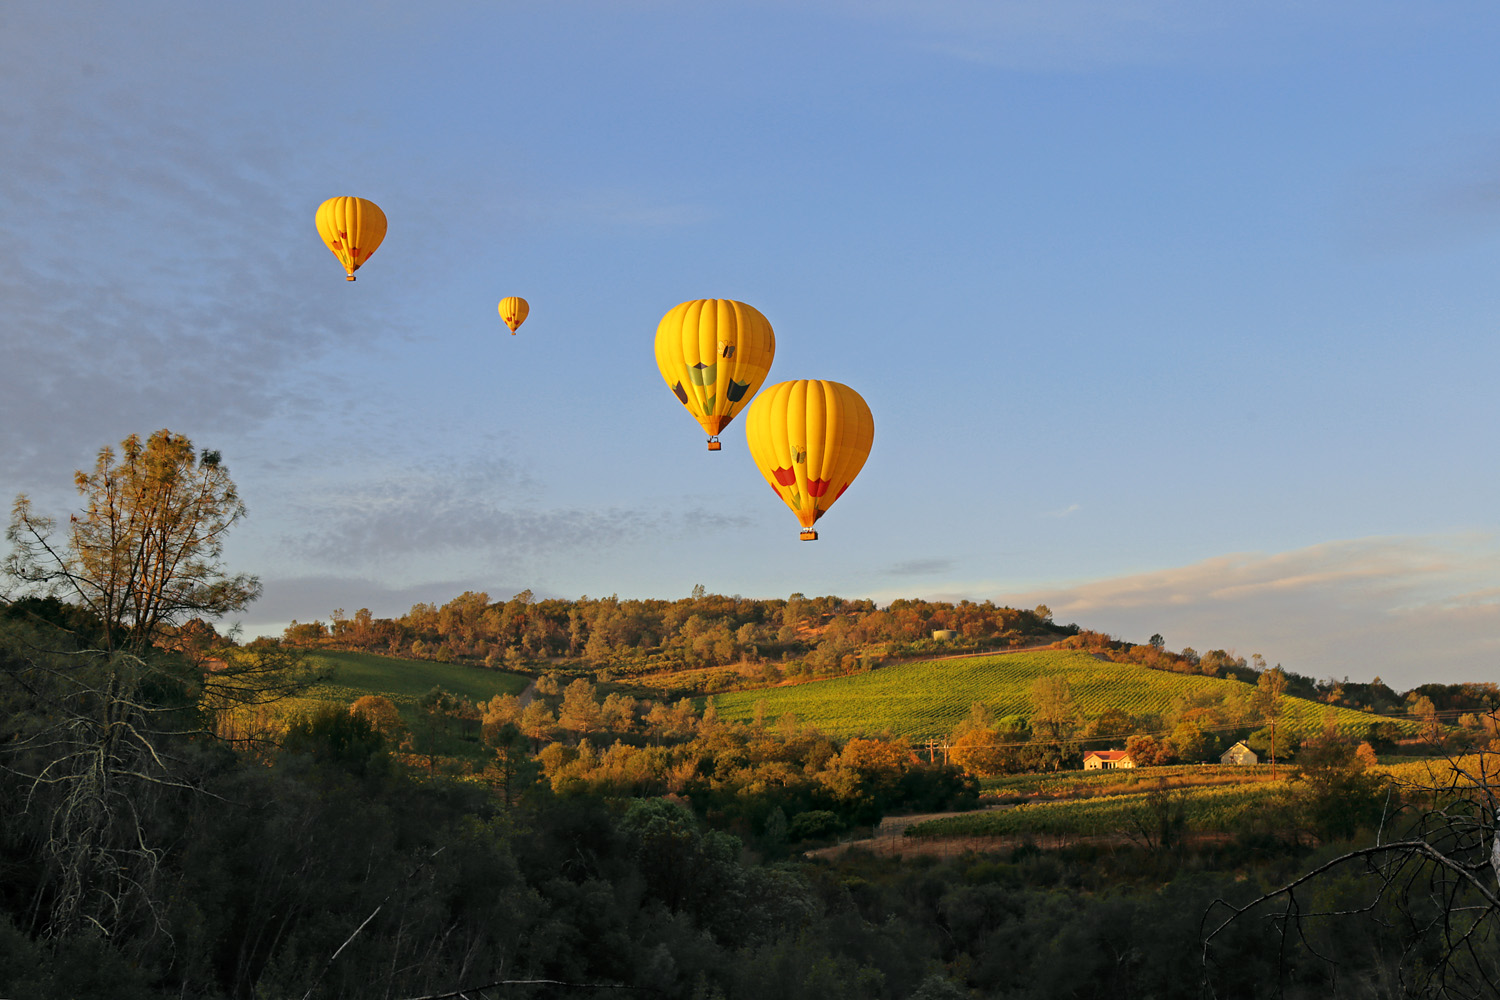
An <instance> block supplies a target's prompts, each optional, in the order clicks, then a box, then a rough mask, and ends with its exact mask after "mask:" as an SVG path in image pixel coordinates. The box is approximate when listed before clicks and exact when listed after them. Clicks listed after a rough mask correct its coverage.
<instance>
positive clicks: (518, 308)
mask: <svg viewBox="0 0 1500 1000" xmlns="http://www.w3.org/2000/svg"><path fill="white" fill-rule="evenodd" d="M529 315H531V306H530V305H528V304H527V302H526V300H525V299H523V298H520V297H519V296H516V295H507V296H506V297H505V298H503V299H501V300H500V318H501V319H503V320H505V325H506V326H508V327H510V332H511V334H512V335H514V334H515V332H516V329H517V328H518V327H519V326H520V325H521V324H522V323H524V322H526V317H527V316H529ZM542 325H543V326H545V325H546V324H545V323H544V324H542ZM544 332H545V331H544Z"/></svg>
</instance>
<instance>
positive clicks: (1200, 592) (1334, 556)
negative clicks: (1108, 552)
mask: <svg viewBox="0 0 1500 1000" xmlns="http://www.w3.org/2000/svg"><path fill="white" fill-rule="evenodd" d="M998 599H1000V600H1004V601H1005V602H1006V603H1010V604H1014V605H1017V606H1020V607H1032V606H1034V605H1036V604H1046V605H1047V606H1048V607H1050V608H1051V609H1052V611H1053V614H1054V617H1055V618H1056V619H1057V620H1058V621H1064V622H1066V621H1076V622H1077V623H1078V624H1080V625H1082V626H1084V627H1085V628H1093V629H1097V630H1101V631H1106V632H1110V633H1111V634H1114V635H1118V636H1120V637H1122V638H1126V639H1133V640H1136V641H1139V640H1140V639H1141V638H1142V637H1143V636H1146V635H1149V634H1150V633H1153V632H1160V633H1162V634H1163V635H1165V636H1167V639H1168V643H1169V645H1171V646H1172V647H1173V648H1182V647H1183V646H1193V647H1194V648H1196V649H1198V650H1200V651H1202V650H1203V649H1206V648H1232V649H1238V650H1239V652H1240V653H1242V654H1248V653H1249V652H1260V653H1263V654H1265V656H1266V657H1267V658H1268V659H1269V660H1272V661H1273V662H1277V661H1279V662H1283V663H1284V664H1285V665H1286V666H1287V667H1288V668H1289V669H1293V670H1296V671H1298V672H1300V673H1306V674H1311V675H1314V676H1319V677H1322V676H1345V675H1347V676H1350V677H1355V678H1356V679H1366V680H1367V679H1369V678H1370V677H1371V676H1373V675H1376V674H1379V675H1381V676H1382V677H1383V678H1384V679H1386V680H1387V681H1388V682H1390V683H1399V684H1403V685H1406V686H1412V685H1415V684H1419V683H1423V682H1425V681H1427V680H1445V681H1460V680H1497V679H1500V659H1497V657H1496V653H1497V650H1500V643H1497V641H1496V637H1497V636H1500V539H1496V538H1495V537H1494V536H1493V535H1488V534H1467V535H1452V536H1428V537H1386V538H1363V539H1351V540H1342V541H1336V542H1328V543H1325V544H1321V545H1314V546H1309V547H1307V548H1303V549H1297V550H1293V551H1290V552H1282V553H1274V554H1264V553H1235V554H1231V555H1225V556H1218V557H1215V558H1212V559H1205V560H1203V561H1201V562H1197V563H1193V564H1191V565H1187V566H1180V567H1173V568H1170V569H1163V570H1157V571H1153V572H1148V573H1139V574H1132V575H1128V576H1122V577H1114V578H1111V579H1105V580H1096V581H1089V582H1086V583H1079V584H1074V585H1070V586H1061V587H1048V588H1039V589H1035V590H1028V591H1022V592H1019V593H1012V594H1005V595H998Z"/></svg>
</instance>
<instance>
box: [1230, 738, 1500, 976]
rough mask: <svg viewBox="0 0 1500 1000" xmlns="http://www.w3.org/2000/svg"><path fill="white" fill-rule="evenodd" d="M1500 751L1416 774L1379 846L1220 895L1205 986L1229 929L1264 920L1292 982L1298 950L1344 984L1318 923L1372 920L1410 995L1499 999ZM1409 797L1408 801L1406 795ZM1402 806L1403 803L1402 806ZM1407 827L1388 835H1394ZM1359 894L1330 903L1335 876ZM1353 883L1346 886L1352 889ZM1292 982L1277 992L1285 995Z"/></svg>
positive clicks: (1343, 927) (1386, 822)
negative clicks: (1272, 883) (1233, 896)
mask: <svg viewBox="0 0 1500 1000" xmlns="http://www.w3.org/2000/svg"><path fill="white" fill-rule="evenodd" d="M1497 775H1500V753H1496V752H1493V751H1488V750H1486V751H1481V752H1479V753H1476V754H1472V755H1469V756H1465V757H1461V758H1447V759H1446V760H1445V761H1444V762H1443V763H1442V764H1441V765H1440V766H1434V767H1433V768H1432V769H1431V770H1430V771H1429V772H1428V775H1427V776H1426V777H1425V778H1423V779H1420V780H1417V781H1407V782H1396V783H1395V787H1393V789H1392V794H1391V795H1390V796H1389V797H1388V806H1387V809H1386V813H1385V816H1384V818H1383V820H1382V822H1381V826H1380V829H1379V831H1378V832H1377V834H1376V837H1375V842H1374V843H1373V844H1371V845H1369V846H1367V847H1361V848H1357V849H1355V850H1351V851H1347V852H1345V853H1343V854H1341V855H1339V856H1337V857H1335V858H1332V859H1331V860H1328V861H1326V862H1324V863H1322V864H1319V865H1317V866H1316V867H1314V868H1313V869H1311V870H1309V871H1307V872H1305V873H1303V874H1302V875H1300V876H1298V877H1297V878H1295V879H1293V880H1291V881H1289V882H1287V883H1286V884H1284V885H1282V886H1280V887H1279V888H1276V889H1274V890H1272V891H1270V892H1266V893H1264V894H1262V895H1260V896H1257V897H1256V898H1254V899H1251V900H1249V901H1248V902H1244V903H1231V902H1229V901H1228V900H1225V899H1218V900H1215V901H1214V903H1213V905H1212V906H1210V908H1209V909H1208V911H1207V912H1206V913H1205V914H1204V922H1203V927H1204V933H1203V945H1202V967H1203V970H1204V989H1205V993H1206V995H1208V996H1217V995H1218V993H1217V992H1216V989H1215V986H1214V983H1215V981H1216V979H1217V978H1218V976H1219V974H1221V973H1222V972H1223V971H1224V970H1222V969H1221V968H1220V967H1219V965H1218V963H1217V962H1216V957H1215V956H1216V952H1215V948H1216V944H1217V943H1218V941H1219V939H1220V938H1221V936H1222V935H1224V934H1225V933H1226V932H1227V931H1229V930H1230V929H1231V928H1232V927H1234V926H1236V925H1237V924H1241V923H1243V922H1244V921H1247V920H1253V919H1263V920H1266V921H1269V922H1270V924H1271V926H1272V927H1274V929H1275V932H1276V934H1277V938H1278V940H1279V942H1280V953H1279V955H1278V969H1280V970H1281V974H1282V977H1283V979H1284V977H1285V974H1286V970H1287V969H1288V968H1289V967H1290V966H1291V965H1292V964H1293V956H1294V955H1300V954H1306V955H1309V956H1311V957H1313V958H1314V959H1315V960H1317V961H1318V962H1321V963H1322V964H1323V966H1324V969H1325V971H1326V973H1327V975H1328V976H1329V977H1330V978H1331V979H1333V980H1334V981H1335V982H1336V981H1337V977H1338V976H1339V975H1340V974H1341V972H1344V971H1346V970H1344V969H1342V968H1341V959H1340V957H1339V956H1337V955H1330V954H1325V953H1324V952H1325V950H1326V949H1324V948H1321V947H1320V946H1319V944H1318V943H1317V942H1316V941H1315V940H1314V938H1315V937H1316V936H1317V935H1316V934H1315V931H1318V930H1325V931H1326V930H1329V929H1333V930H1336V931H1337V932H1338V933H1340V934H1344V933H1345V932H1347V934H1354V933H1356V932H1357V931H1358V930H1359V929H1360V928H1366V929H1369V928H1373V929H1375V930H1376V931H1378V932H1379V933H1380V934H1381V935H1382V939H1383V940H1387V941H1389V942H1392V943H1393V950H1392V951H1391V952H1389V953H1387V954H1385V955H1384V956H1383V957H1384V959H1385V960H1386V961H1387V962H1388V963H1389V966H1390V967H1391V968H1392V969H1393V970H1394V973H1395V976H1396V984H1397V986H1398V988H1399V989H1400V990H1401V994H1402V995H1404V996H1412V997H1443V998H1449V997H1452V998H1471V997H1476V998H1477V997H1490V998H1494V997H1497V996H1500V840H1497V836H1496V833H1497V825H1500V823H1497V821H1500V814H1497V811H1496V809H1497V806H1500V802H1497V793H1500V782H1497V781H1496V778H1497ZM1397 793H1399V799H1398V797H1397ZM1403 803H1404V804H1403ZM1391 830H1396V831H1399V833H1398V835H1397V837H1396V839H1391V840H1387V839H1385V838H1386V835H1387V833H1388V831H1391ZM1340 878H1342V879H1345V880H1347V881H1349V882H1352V883H1353V888H1352V891H1345V892H1344V893H1343V898H1342V899H1341V900H1340V901H1339V902H1336V903H1333V904H1331V905H1330V904H1329V903H1328V902H1327V899H1328V897H1329V895H1330V893H1329V892H1328V890H1329V887H1330V885H1331V883H1332V881H1333V880H1335V879H1340ZM1345 888H1346V890H1347V889H1348V887H1347V886H1346V887H1345ZM1284 988H1285V983H1284V982H1283V983H1282V984H1281V990H1279V991H1278V995H1285V994H1284Z"/></svg>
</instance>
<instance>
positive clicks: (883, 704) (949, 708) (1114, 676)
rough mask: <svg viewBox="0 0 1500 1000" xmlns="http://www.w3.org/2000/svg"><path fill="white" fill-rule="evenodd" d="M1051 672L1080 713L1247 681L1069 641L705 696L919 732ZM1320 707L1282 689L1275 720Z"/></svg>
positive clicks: (1146, 706)
mask: <svg viewBox="0 0 1500 1000" xmlns="http://www.w3.org/2000/svg"><path fill="white" fill-rule="evenodd" d="M1052 674H1061V675H1062V676H1064V677H1066V678H1067V679H1068V684H1069V685H1070V686H1071V688H1072V691H1073V698H1074V700H1075V701H1076V702H1077V704H1078V707H1079V709H1080V710H1081V711H1082V713H1083V715H1084V716H1085V718H1094V717H1096V716H1098V715H1100V714H1101V713H1102V712H1103V711H1104V710H1105V709H1107V708H1111V707H1113V708H1118V709H1121V710H1122V711H1125V712H1129V713H1130V714H1132V715H1146V714H1153V713H1165V712H1167V711H1168V710H1170V709H1171V707H1172V701H1173V699H1174V698H1176V697H1177V696H1179V695H1194V694H1200V693H1203V694H1210V695H1213V696H1216V697H1219V696H1223V695H1225V694H1229V693H1230V692H1231V691H1232V690H1234V689H1238V690H1240V691H1244V690H1247V689H1248V685H1246V684H1244V683H1243V682H1240V681H1233V680H1220V679H1218V678H1213V677H1202V676H1196V675H1190V674H1172V673H1166V672H1164V671H1160V670H1149V669H1147V668H1145V667H1141V666H1137V665H1135V664H1129V663H1110V662H1106V661H1102V660H1098V659H1095V658H1094V657H1093V656H1091V655H1089V654H1088V653H1083V652H1078V651H1073V650H1068V651H1060V650H1039V651H1033V652H1026V653H1010V654H1001V655H996V656H974V657H962V658H955V659H946V660H928V661H923V662H920V663H905V664H901V665H899V666H893V667H884V668H882V669H879V670H875V671H871V672H870V673H866V674H858V675H855V676H852V677H838V678H833V679H831V680H826V681H817V682H814V683H810V684H799V685H796V686H792V687H779V688H766V689H761V690H755V691H736V692H732V693H728V694H721V695H717V696H716V697H715V704H717V705H718V708H719V714H720V715H721V716H723V717H725V718H728V719H736V720H743V719H750V718H753V717H754V714H755V705H756V702H759V701H764V702H765V703H766V705H765V711H766V718H767V719H770V720H774V719H777V718H779V717H780V716H782V715H784V714H785V713H787V712H794V713H796V715H797V716H798V718H800V719H801V720H802V721H803V722H808V723H812V724H813V725H815V726H817V727H818V728H819V729H822V730H824V731H825V732H829V733H832V734H835V735H839V736H854V735H858V734H861V733H864V734H876V733H881V732H885V731H890V732H891V733H894V734H896V735H898V736H910V737H913V738H917V739H926V738H927V737H929V736H942V735H944V734H946V733H948V732H950V731H952V729H953V727H954V726H955V725H956V724H957V723H958V722H959V720H960V719H962V718H963V717H964V716H965V715H967V714H968V712H969V706H970V705H971V704H973V703H974V702H976V701H982V702H984V703H985V704H987V705H989V706H990V707H992V708H993V709H994V710H995V711H996V713H997V714H998V715H1000V716H1002V717H1003V716H1007V715H1027V714H1029V713H1030V705H1029V697H1030V691H1031V685H1032V682H1033V681H1035V680H1036V679H1037V678H1038V677H1043V676H1047V675H1052ZM1328 710H1329V709H1328V706H1327V705H1322V704H1319V703H1317V702H1310V701H1305V700H1303V699H1300V698H1287V699H1286V709H1285V716H1284V721H1285V722H1286V724H1288V725H1289V726H1290V727H1291V728H1293V729H1301V730H1315V729H1319V728H1321V727H1322V725H1323V718H1324V715H1325V713H1326V712H1328ZM1334 713H1335V716H1336V718H1337V721H1338V725H1339V728H1340V729H1342V730H1344V731H1346V732H1349V733H1351V734H1363V733H1364V732H1365V727H1366V726H1368V725H1369V724H1370V723H1372V722H1378V721H1384V720H1381V719H1379V718H1378V717H1376V716H1373V715H1369V714H1366V713H1364V712H1356V711H1352V710H1350V709H1345V708H1339V709H1334Z"/></svg>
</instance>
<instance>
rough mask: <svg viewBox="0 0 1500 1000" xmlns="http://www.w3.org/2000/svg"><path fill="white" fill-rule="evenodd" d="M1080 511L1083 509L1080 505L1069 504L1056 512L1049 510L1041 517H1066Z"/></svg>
mask: <svg viewBox="0 0 1500 1000" xmlns="http://www.w3.org/2000/svg"><path fill="white" fill-rule="evenodd" d="M1082 509H1083V505H1082V504H1076V503H1070V504H1068V505H1067V506H1066V507H1062V508H1060V509H1058V510H1049V511H1047V512H1046V513H1044V514H1043V515H1042V516H1043V517H1067V516H1068V515H1070V514H1074V513H1077V512H1078V511H1080V510H1082Z"/></svg>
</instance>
